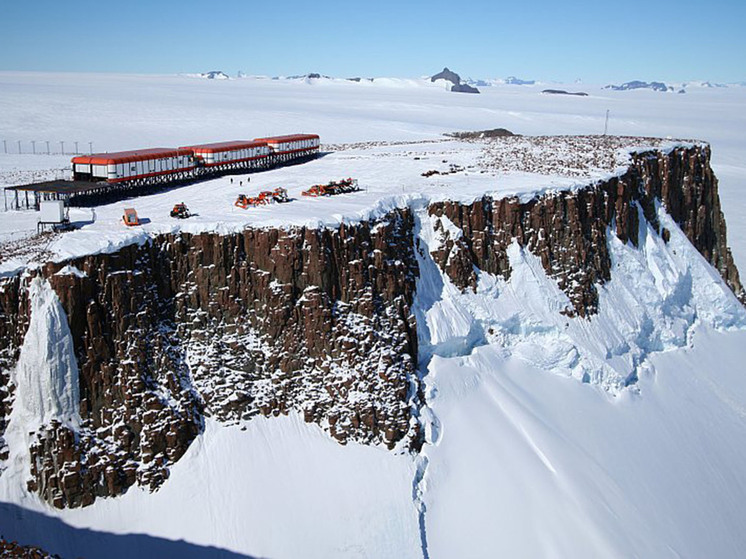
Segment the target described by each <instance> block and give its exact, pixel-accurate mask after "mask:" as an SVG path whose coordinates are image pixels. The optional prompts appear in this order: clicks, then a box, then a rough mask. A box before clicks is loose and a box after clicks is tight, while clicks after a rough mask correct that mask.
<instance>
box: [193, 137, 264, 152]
mask: <svg viewBox="0 0 746 559" xmlns="http://www.w3.org/2000/svg"><path fill="white" fill-rule="evenodd" d="M266 145H267V142H258V141H256V140H232V141H229V142H215V143H212V144H198V145H194V146H182V147H181V148H179V149H191V150H194V151H199V152H202V153H217V152H221V151H233V150H236V149H248V148H255V147H261V146H266Z"/></svg>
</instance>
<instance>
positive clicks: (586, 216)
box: [429, 147, 746, 316]
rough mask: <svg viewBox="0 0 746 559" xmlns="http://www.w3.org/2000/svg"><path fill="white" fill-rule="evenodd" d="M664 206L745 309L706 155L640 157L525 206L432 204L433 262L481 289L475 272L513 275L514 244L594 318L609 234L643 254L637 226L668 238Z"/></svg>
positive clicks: (606, 268) (679, 152)
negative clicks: (436, 239) (601, 178)
mask: <svg viewBox="0 0 746 559" xmlns="http://www.w3.org/2000/svg"><path fill="white" fill-rule="evenodd" d="M658 203H662V204H663V206H664V208H665V209H666V211H667V212H668V213H669V214H670V215H671V217H673V219H674V221H676V223H677V224H678V225H679V227H681V229H682V230H683V231H684V233H685V234H686V236H687V238H688V239H689V240H690V241H691V243H692V244H693V245H694V246H695V247H696V248H697V250H698V251H699V252H700V253H701V254H702V255H703V256H704V257H705V258H706V259H707V261H708V262H709V263H710V264H712V265H713V266H714V267H715V268H716V269H717V270H718V272H719V273H720V275H721V276H722V278H723V279H724V280H725V282H726V283H727V284H728V286H729V287H730V288H731V289H732V290H733V292H734V293H735V294H736V296H737V297H738V298H739V300H740V301H741V302H742V303H746V294H745V293H744V290H743V287H742V286H741V283H740V280H739V277H738V270H737V269H736V266H735V264H734V262H733V256H732V254H731V252H730V249H728V246H727V239H726V227H725V218H724V217H723V213H722V210H721V208H720V199H719V196H718V188H717V179H716V178H715V175H714V174H713V172H712V169H711V168H710V150H709V148H708V147H694V148H691V149H684V148H678V149H675V150H673V151H672V152H671V153H669V154H663V153H658V152H646V153H640V154H637V155H635V156H634V157H633V161H632V165H631V166H630V169H629V170H628V171H627V172H626V173H625V174H623V175H622V176H620V177H618V178H612V179H611V180H609V181H606V182H603V183H601V184H598V185H594V186H588V187H586V188H583V189H581V190H577V191H573V192H559V193H557V194H552V195H548V196H542V197H538V198H534V199H532V200H530V201H528V202H521V201H520V200H519V199H517V198H504V199H500V200H493V199H492V198H489V197H485V198H483V199H481V200H478V201H476V202H474V203H473V204H471V205H468V206H466V205H463V204H459V203H455V202H442V203H437V204H432V205H431V206H430V208H429V213H430V215H431V216H435V217H437V218H441V219H440V221H439V222H438V224H437V225H436V228H437V229H438V232H439V233H440V236H441V244H440V247H439V248H438V249H437V250H436V251H434V252H433V253H432V256H433V258H434V260H435V261H436V262H437V263H438V265H439V266H440V268H441V270H442V271H443V272H444V273H446V274H447V275H448V277H449V278H450V279H451V281H453V283H454V284H455V285H457V286H458V287H460V288H461V289H467V288H471V289H476V281H477V275H476V271H475V269H479V270H483V271H485V272H488V273H490V274H494V275H498V276H502V277H504V278H508V277H509V276H510V271H511V270H510V265H509V262H508V255H507V249H508V247H509V245H510V243H511V242H512V240H513V239H516V240H517V241H518V243H519V244H520V245H521V246H522V247H526V248H528V250H530V251H531V252H532V253H534V254H536V255H537V256H539V257H540V258H541V262H542V265H543V267H544V270H545V271H546V273H547V275H548V276H550V277H552V278H554V279H555V280H556V281H557V284H558V285H559V287H560V289H562V290H563V291H564V292H565V293H566V294H567V295H568V297H569V298H570V300H571V302H572V304H573V308H572V309H568V311H567V312H568V314H570V315H576V314H577V315H580V316H588V315H591V314H594V313H595V312H596V311H597V310H598V292H597V290H596V285H598V284H601V283H604V282H606V281H608V280H609V279H610V278H611V260H610V257H609V252H608V244H607V235H608V234H609V232H612V233H614V234H616V235H617V236H618V237H619V238H620V239H621V240H622V241H624V242H630V243H632V244H633V245H634V246H637V243H638V232H639V228H640V225H641V223H644V222H645V221H647V223H649V224H650V225H651V226H652V227H653V229H654V230H655V231H656V232H658V234H660V235H663V238H664V239H667V235H668V232H667V231H665V230H664V229H663V228H662V227H661V225H660V224H659V222H658V218H657V211H656V204H658ZM442 218H446V219H447V220H448V221H450V223H447V222H444V221H442ZM453 226H455V227H456V230H455V231H454V230H453Z"/></svg>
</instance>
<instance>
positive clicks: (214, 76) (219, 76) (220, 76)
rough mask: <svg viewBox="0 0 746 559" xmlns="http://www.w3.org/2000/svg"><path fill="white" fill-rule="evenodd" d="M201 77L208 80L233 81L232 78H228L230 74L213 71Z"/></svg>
mask: <svg viewBox="0 0 746 559" xmlns="http://www.w3.org/2000/svg"><path fill="white" fill-rule="evenodd" d="M199 77H201V78H205V79H208V80H229V79H231V78H230V76H228V74H226V73H225V72H222V71H220V70H212V71H210V72H204V73H202V74H200V75H199Z"/></svg>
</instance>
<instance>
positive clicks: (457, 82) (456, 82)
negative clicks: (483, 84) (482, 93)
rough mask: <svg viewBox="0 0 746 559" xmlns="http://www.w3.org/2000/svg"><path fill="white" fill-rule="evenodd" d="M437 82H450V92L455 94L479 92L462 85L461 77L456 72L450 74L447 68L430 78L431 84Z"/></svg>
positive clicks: (471, 87)
mask: <svg viewBox="0 0 746 559" xmlns="http://www.w3.org/2000/svg"><path fill="white" fill-rule="evenodd" d="M438 80H445V81H447V82H451V84H452V85H451V89H450V91H455V92H456V93H479V90H478V89H477V88H476V87H473V86H471V85H469V84H467V83H462V82H461V76H459V75H458V74H457V73H456V72H452V71H451V70H449V69H448V68H443V71H442V72H439V73H437V74H435V75H434V76H433V77H431V78H430V81H431V82H436V81H438Z"/></svg>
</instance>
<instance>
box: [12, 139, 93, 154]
mask: <svg viewBox="0 0 746 559" xmlns="http://www.w3.org/2000/svg"><path fill="white" fill-rule="evenodd" d="M86 147H88V149H87V150H85V148H86ZM0 149H1V150H2V151H0V153H2V154H5V155H84V154H90V153H93V142H80V141H77V142H76V141H67V140H55V141H53V140H25V141H24V140H2V146H1V147H0Z"/></svg>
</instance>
